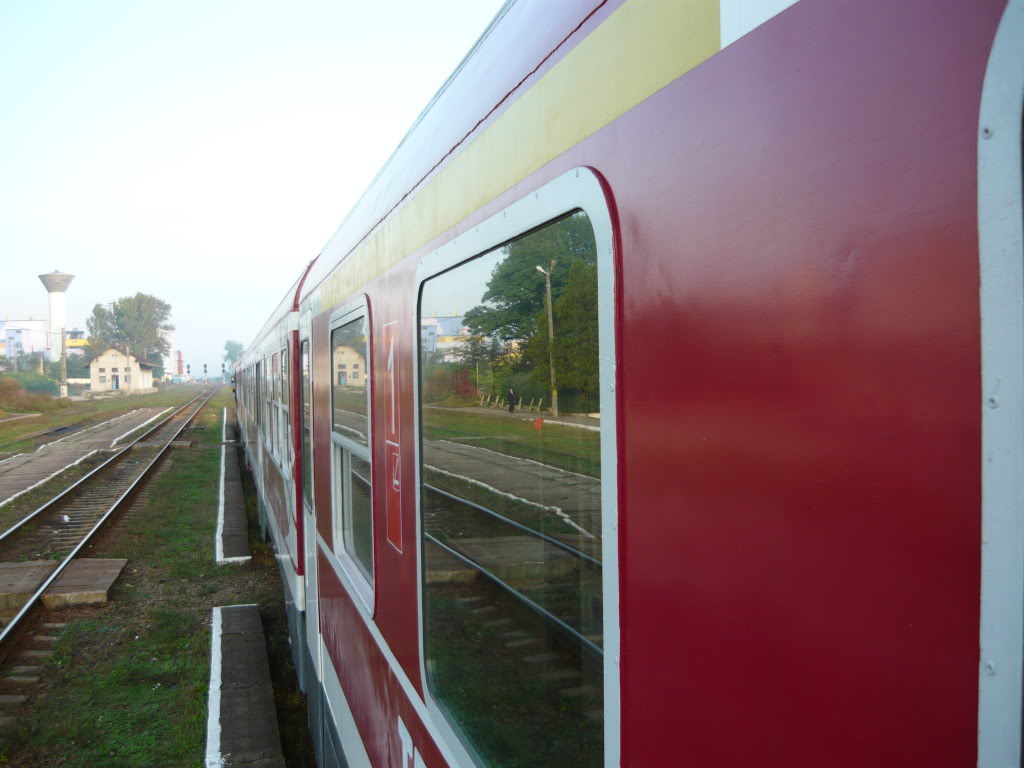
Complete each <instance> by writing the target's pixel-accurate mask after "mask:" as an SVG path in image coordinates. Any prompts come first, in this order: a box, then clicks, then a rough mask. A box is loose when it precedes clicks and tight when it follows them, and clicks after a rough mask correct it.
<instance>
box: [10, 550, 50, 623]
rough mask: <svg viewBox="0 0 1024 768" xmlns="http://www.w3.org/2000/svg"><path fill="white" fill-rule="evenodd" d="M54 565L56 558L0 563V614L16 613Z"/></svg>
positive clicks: (11, 614)
mask: <svg viewBox="0 0 1024 768" xmlns="http://www.w3.org/2000/svg"><path fill="white" fill-rule="evenodd" d="M56 567H57V561H56V560H30V561H27V562H23V563H0V616H13V615H14V614H15V613H17V612H18V610H19V609H20V608H21V606H23V605H24V604H25V602H26V601H27V600H28V599H29V598H30V597H32V595H33V594H35V591H36V590H37V589H39V585H40V584H42V583H43V579H45V578H46V577H47V576H49V575H50V572H51V571H52V570H53V569H54V568H56Z"/></svg>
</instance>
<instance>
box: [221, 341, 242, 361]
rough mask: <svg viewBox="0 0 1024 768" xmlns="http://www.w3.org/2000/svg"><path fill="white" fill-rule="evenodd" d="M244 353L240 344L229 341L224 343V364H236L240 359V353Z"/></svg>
mask: <svg viewBox="0 0 1024 768" xmlns="http://www.w3.org/2000/svg"><path fill="white" fill-rule="evenodd" d="M244 351H245V347H243V346H242V345H241V343H240V342H237V341H231V340H230V339H229V340H228V341H225V342H224V362H225V363H227V364H228V365H229V366H230V365H232V364H234V363H237V362H238V361H239V360H241V359H242V352H244Z"/></svg>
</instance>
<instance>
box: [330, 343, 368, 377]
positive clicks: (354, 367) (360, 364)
mask: <svg viewBox="0 0 1024 768" xmlns="http://www.w3.org/2000/svg"><path fill="white" fill-rule="evenodd" d="M334 365H335V367H336V368H335V378H334V385H335V386H336V387H365V386H366V360H365V359H364V358H363V356H362V355H361V354H359V352H357V351H356V350H355V348H354V347H350V346H348V345H347V344H341V345H339V346H337V347H335V348H334Z"/></svg>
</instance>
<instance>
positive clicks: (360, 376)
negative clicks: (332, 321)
mask: <svg viewBox="0 0 1024 768" xmlns="http://www.w3.org/2000/svg"><path fill="white" fill-rule="evenodd" d="M366 329H367V323H366V318H365V317H361V318H359V319H357V320H353V321H352V322H349V323H346V324H344V325H342V326H339V327H338V328H335V329H334V330H332V331H331V371H332V379H333V381H332V383H331V392H332V408H331V410H332V414H333V415H332V422H331V423H332V429H333V438H332V442H333V443H334V446H333V453H334V477H335V493H334V520H335V541H336V542H340V543H341V546H342V548H343V550H344V552H345V553H347V555H348V556H349V557H351V558H352V560H354V561H355V563H356V565H357V566H358V568H359V569H360V570H361V571H362V574H363V576H364V577H365V578H366V580H367V581H368V582H370V583H372V582H373V505H372V494H371V484H370V481H371V476H370V453H369V431H370V430H369V419H368V413H369V402H370V401H369V386H368V380H367V377H368V375H369V370H368V365H367V361H368V359H369V346H368V343H367V330H366Z"/></svg>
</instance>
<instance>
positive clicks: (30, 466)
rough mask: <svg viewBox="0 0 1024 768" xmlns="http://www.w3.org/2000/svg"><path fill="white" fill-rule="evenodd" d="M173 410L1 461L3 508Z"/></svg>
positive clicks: (138, 414)
mask: <svg viewBox="0 0 1024 768" xmlns="http://www.w3.org/2000/svg"><path fill="white" fill-rule="evenodd" d="M170 410H171V409H170V408H138V409H136V410H134V411H131V412H129V413H125V414H121V415H120V416H115V417H114V418H112V419H109V420H107V421H104V422H101V423H100V424H96V425H94V426H91V427H86V428H85V429H81V430H78V431H76V432H72V433H71V434H69V435H68V436H67V437H62V438H60V439H59V440H54V441H53V442H51V443H46V444H45V445H42V446H40V447H39V448H38V449H37V450H35V451H32V452H29V453H18V454H15V455H14V456H11V457H10V458H7V459H4V460H3V461H0V506H3V505H4V504H6V503H7V502H9V501H12V500H13V499H15V498H17V497H18V496H21V495H22V494H23V493H26V492H28V491H30V490H32V489H33V488H35V487H36V486H39V485H42V484H43V483H45V482H46V481H47V480H49V479H50V478H52V477H56V476H57V475H58V474H60V473H61V472H63V471H64V470H66V469H68V468H69V467H72V466H74V465H75V464H78V463H80V462H82V461H84V460H85V459H87V458H88V457H89V456H91V455H92V454H94V453H95V452H96V451H101V450H110V449H111V448H116V447H118V446H117V443H118V442H119V441H120V440H121V438H123V437H125V436H127V435H129V434H130V433H132V432H134V431H135V430H136V429H138V428H139V427H141V426H144V425H146V424H148V423H150V422H152V421H155V420H156V419H158V418H159V417H160V416H162V415H164V414H165V413H167V412H168V411H170Z"/></svg>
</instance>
